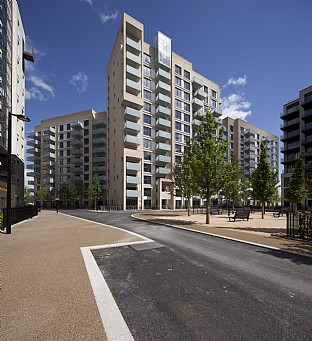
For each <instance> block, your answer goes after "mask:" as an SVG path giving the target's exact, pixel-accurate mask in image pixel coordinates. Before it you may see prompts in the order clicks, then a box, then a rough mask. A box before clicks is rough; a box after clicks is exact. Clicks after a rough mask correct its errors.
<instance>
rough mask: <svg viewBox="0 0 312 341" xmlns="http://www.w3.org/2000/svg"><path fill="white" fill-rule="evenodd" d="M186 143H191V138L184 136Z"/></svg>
mask: <svg viewBox="0 0 312 341" xmlns="http://www.w3.org/2000/svg"><path fill="white" fill-rule="evenodd" d="M184 142H185V143H188V142H190V137H189V136H187V135H184Z"/></svg>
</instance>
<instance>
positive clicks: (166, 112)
mask: <svg viewBox="0 0 312 341" xmlns="http://www.w3.org/2000/svg"><path fill="white" fill-rule="evenodd" d="M156 115H157V116H158V117H163V118H169V117H170V116H171V110H170V109H169V108H165V107H163V106H162V105H159V106H158V107H157V108H156Z"/></svg>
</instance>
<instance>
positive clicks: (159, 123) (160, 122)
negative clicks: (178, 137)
mask: <svg viewBox="0 0 312 341" xmlns="http://www.w3.org/2000/svg"><path fill="white" fill-rule="evenodd" d="M156 127H157V128H162V129H169V128H170V127H171V122H170V121H169V120H165V119H163V118H158V119H157V120H156Z"/></svg>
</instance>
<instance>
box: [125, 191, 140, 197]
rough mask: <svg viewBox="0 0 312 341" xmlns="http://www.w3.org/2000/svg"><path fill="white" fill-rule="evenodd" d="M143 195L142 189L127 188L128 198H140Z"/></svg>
mask: <svg viewBox="0 0 312 341" xmlns="http://www.w3.org/2000/svg"><path fill="white" fill-rule="evenodd" d="M140 195H141V193H140V191H138V190H134V189H127V191H126V196H127V198H139V197H140Z"/></svg>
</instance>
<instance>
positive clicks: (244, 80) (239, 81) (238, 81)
mask: <svg viewBox="0 0 312 341" xmlns="http://www.w3.org/2000/svg"><path fill="white" fill-rule="evenodd" d="M245 84H247V77H246V75H245V76H244V77H238V78H230V79H229V80H228V81H227V83H226V84H224V85H223V87H224V88H225V87H227V86H229V85H245Z"/></svg>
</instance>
